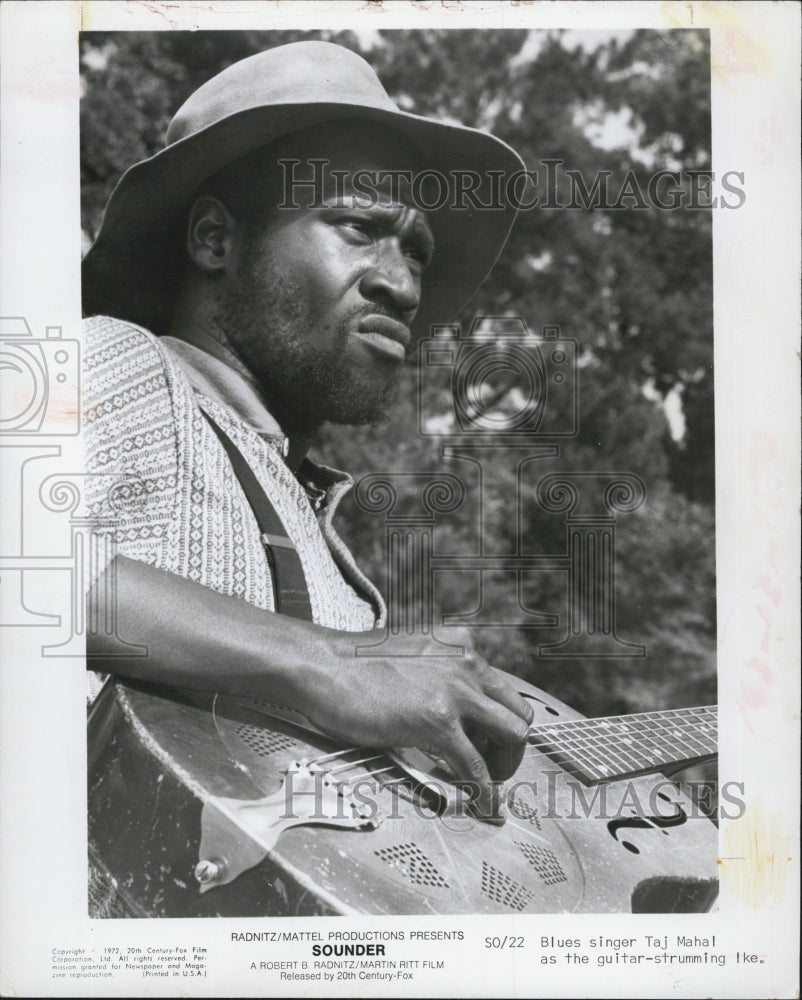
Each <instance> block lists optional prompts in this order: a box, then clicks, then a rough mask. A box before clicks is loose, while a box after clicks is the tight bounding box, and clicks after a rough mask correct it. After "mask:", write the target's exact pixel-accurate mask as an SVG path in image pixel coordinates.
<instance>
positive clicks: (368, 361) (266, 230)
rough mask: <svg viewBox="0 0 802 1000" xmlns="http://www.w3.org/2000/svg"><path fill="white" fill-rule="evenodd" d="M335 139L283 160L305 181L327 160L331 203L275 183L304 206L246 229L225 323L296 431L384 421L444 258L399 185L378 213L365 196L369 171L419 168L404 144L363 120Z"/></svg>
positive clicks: (309, 142) (225, 302)
mask: <svg viewBox="0 0 802 1000" xmlns="http://www.w3.org/2000/svg"><path fill="white" fill-rule="evenodd" d="M324 131H325V132H326V133H327V134H326V136H325V139H323V138H321V135H320V132H321V130H319V129H318V130H317V134H316V133H315V132H313V131H311V130H310V131H306V132H304V133H298V134H297V135H296V136H294V137H290V139H289V140H288V141H286V142H285V143H283V144H282V145H281V146H280V147H278V148H277V149H276V152H275V156H276V159H277V160H278V159H294V160H300V161H301V163H300V164H299V165H297V166H296V167H295V168H294V169H295V174H294V176H295V177H296V178H299V177H303V178H307V177H311V172H310V169H311V168H307V165H306V161H308V160H310V159H313V158H314V159H325V160H326V161H328V162H327V164H326V167H325V169H324V170H323V169H321V168H320V167H319V168H318V170H319V176H320V175H321V174H322V176H323V190H322V194H323V197H322V202H323V206H324V207H312V203H313V201H314V197H315V195H314V192H313V191H312V190H311V189H310V188H308V187H302V186H300V185H296V187H295V188H294V189H293V191H292V192H291V193H290V192H289V191H284V190H283V189H282V190H279V191H277V190H275V187H276V185H275V183H274V184H273V185H272V188H273V189H272V190H271V197H273V198H276V200H277V202H278V203H281V201H282V200H283V198H284V196H285V195H286V196H287V197H286V200H287V201H288V202H294V203H295V204H296V205H300V206H301V207H299V208H294V209H293V208H278V209H276V210H275V211H273V212H271V213H270V214H269V217H268V219H267V221H266V222H265V223H264V224H263V225H261V226H259V227H258V228H257V231H255V232H254V231H253V229H252V227H249V226H248V225H247V224H246V225H245V226H242V225H238V227H237V229H236V231H235V242H234V247H235V258H234V259H235V262H236V263H235V271H234V274H235V277H234V278H233V280H231V281H229V282H228V284H227V286H226V288H225V289H224V291H223V295H222V297H221V309H220V311H219V315H218V323H219V325H220V326H221V327H222V329H223V332H224V334H225V336H226V337H227V339H228V340H229V342H230V343H231V345H232V346H233V347H234V349H235V350H236V351H237V353H238V355H239V357H240V359H241V360H242V361H243V362H244V364H245V365H246V367H247V368H248V369H249V371H250V372H251V374H252V375H253V376H254V377H255V378H256V379H257V380H258V382H259V383H260V384H261V385H262V387H263V389H264V391H265V394H266V396H267V399H268V402H269V403H270V404H271V406H273V407H275V409H276V415H277V416H278V417H279V419H280V420H282V421H284V422H285V423H286V424H287V426H285V430H286V431H287V432H288V433H292V430H293V425H294V426H295V427H298V428H300V429H312V428H314V427H317V426H319V425H320V424H322V423H324V422H326V421H331V422H334V423H344V424H358V423H369V422H371V421H373V420H376V419H378V418H380V417H381V416H383V415H384V414H385V412H386V410H387V407H388V405H389V402H390V399H391V396H392V389H393V386H394V383H395V381H396V376H397V374H398V372H399V369H400V366H401V365H402V363H403V360H404V357H405V354H406V350H407V348H408V346H409V343H410V331H409V326H410V324H411V322H412V319H413V318H414V316H415V313H416V311H417V308H418V304H419V301H420V294H421V283H422V277H423V272H424V269H425V267H426V265H427V264H428V262H429V260H430V258H431V255H432V251H433V239H432V234H431V230H430V228H429V226H428V224H427V222H426V220H425V218H424V216H423V215H422V214H421V213H420V212H419V211H416V210H415V209H414V208H413V207H411V205H410V203H409V199H408V198H407V197H405V196H404V195H403V193H401V194H399V192H398V191H397V190H396V191H393V190H392V185H391V183H390V181H389V179H388V181H387V182H386V184H385V185H383V186H382V187H381V189H380V195H379V197H378V199H377V204H375V205H372V206H371V205H369V204H367V202H366V199H365V198H364V196H363V198H362V200H361V203H360V199H359V198H358V196H357V192H356V191H355V188H354V175H355V174H356V173H357V172H358V171H364V170H370V171H382V170H385V171H387V170H392V171H396V172H397V171H399V170H402V169H406V170H414V163H413V162H412V160H411V157H410V153H409V151H408V147H407V146H406V144H405V142H404V140H403V139H402V138H401V137H399V136H396V135H395V133H391V132H387V131H385V130H378V129H377V128H376V127H374V126H368V125H365V124H363V123H339V125H338V127H336V128H329V129H326V130H324ZM290 169H291V168H289V167H288V168H286V170H287V173H288V174H289V173H290ZM283 176H284V168H281V169H280V170H279V172H278V177H280V178H283ZM291 176H292V175H291ZM363 176H364V175H363ZM357 185H358V178H357ZM280 186H281V187H282V188H283V185H280ZM398 186H399V185H398V184H397V183H396V184H395V187H396V188H398ZM391 194H394V195H395V199H394V200H393V199H392V198H391ZM249 230H250V231H249Z"/></svg>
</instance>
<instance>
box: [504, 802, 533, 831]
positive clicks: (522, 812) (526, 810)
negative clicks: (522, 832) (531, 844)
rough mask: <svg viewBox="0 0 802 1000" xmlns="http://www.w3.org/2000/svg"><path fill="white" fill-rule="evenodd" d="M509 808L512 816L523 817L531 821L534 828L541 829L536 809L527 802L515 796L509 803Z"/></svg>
mask: <svg viewBox="0 0 802 1000" xmlns="http://www.w3.org/2000/svg"><path fill="white" fill-rule="evenodd" d="M509 808H510V812H511V813H512V814H513V816H517V817H518V819H525V820H526V821H527V822H528V823H531V824H532V826H533V827H535V829H536V830H540V829H541V825H540V817H539V816H538V814H537V809H534V808H533V807H532V806H530V805H529V803H528V802H522V801H521V800H520V799H519V798H518V797H517V796H515V797H514V798H513V799H512V801H511V802H510V803H509Z"/></svg>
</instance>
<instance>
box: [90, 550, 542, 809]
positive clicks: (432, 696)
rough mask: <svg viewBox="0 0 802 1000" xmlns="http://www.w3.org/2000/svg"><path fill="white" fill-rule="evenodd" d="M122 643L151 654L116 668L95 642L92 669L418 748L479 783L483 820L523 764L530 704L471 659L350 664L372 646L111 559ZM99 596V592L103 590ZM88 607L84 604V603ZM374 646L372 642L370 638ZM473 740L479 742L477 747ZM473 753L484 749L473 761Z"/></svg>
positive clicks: (434, 655) (423, 651) (416, 646)
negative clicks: (252, 701) (268, 707)
mask: <svg viewBox="0 0 802 1000" xmlns="http://www.w3.org/2000/svg"><path fill="white" fill-rule="evenodd" d="M108 572H116V574H117V580H116V593H117V610H116V614H117V622H118V632H119V635H120V636H121V637H122V638H124V639H126V640H129V641H132V642H137V643H141V644H143V645H145V646H146V647H147V655H146V656H142V657H126V658H118V657H116V656H109V657H108V659H103V654H104V653H108V654H111V653H114V652H117V651H118V650H117V648H115V647H114V646H113V645H112V644H111V643H110V642H109V641H108V638H104V637H103V636H94V637H92V638H91V641H88V642H87V651H88V653H89V654H94V655H96V656H97V657H98V658H97V659H95V660H93V659H91V658H90V659H89V660H88V665H89V666H90V667H92V666H94V667H95V668H96V669H98V670H104V671H108V672H110V673H113V674H115V675H119V676H123V677H129V678H133V679H137V680H145V681H151V682H156V683H160V684H167V685H173V686H177V687H184V688H190V689H194V690H197V691H215V692H221V693H224V694H232V695H239V696H242V697H248V698H260V699H264V700H267V701H275V702H280V703H281V704H282V705H286V706H287V707H288V708H294V709H296V710H298V711H300V712H302V713H303V714H304V715H305V716H306V717H307V718H308V719H309V720H310V722H312V723H314V724H315V725H316V726H317V727H318V728H319V729H321V730H322V731H323V732H324V733H326V734H327V735H329V736H331V737H333V738H335V739H340V740H347V741H348V742H350V743H352V744H357V745H360V746H372V747H384V746H391V747H405V746H417V747H420V748H422V749H424V750H429V751H431V752H432V753H434V754H436V755H439V756H441V757H443V758H444V759H445V760H446V761H448V763H449V764H450V765H451V767H452V769H453V771H454V774H455V775H456V776H457V777H458V778H460V779H461V780H463V781H472V782H475V783H476V785H477V786H478V788H479V791H480V803H481V805H482V808H483V809H484V812H485V814H486V815H488V816H492V815H495V813H496V811H497V805H498V803H497V789H496V788H494V786H493V785H492V783H491V778H493V779H497V780H503V779H504V778H507V777H509V775H510V774H512V773H513V772H514V770H515V768H516V767H517V765H518V763H519V762H520V759H521V754H522V752H523V747H524V745H525V739H526V735H527V726H528V723H529V722H530V721H531V719H532V710H531V708H530V706H529V705H528V703H526V702H525V700H524V699H523V698H521V697H520V695H519V694H518V693H517V692H516V690H515V688H514V686H512V685H511V684H510V683H509V681H507V680H505V679H504V677H503V676H502V675H500V674H499V673H498V672H494V671H492V670H491V669H490V667H489V666H488V664H486V663H485V662H484V660H482V658H481V657H480V656H478V655H477V654H476V653H475V652H474V651H473V649H472V647H471V645H470V640H469V637H468V635H467V633H465V634H463V633H459V632H456V631H455V634H454V638H455V639H458V641H460V642H464V648H463V650H462V654H461V655H457V656H443V650H442V647H440V646H438V644H437V643H436V642H434V640H433V639H432V637H431V636H426V635H413V636H399V637H396V638H397V640H398V642H400V643H401V649H400V651H399V648H398V644H396V651H395V653H394V654H393V655H386V654H384V655H382V652H381V644H380V643H377V644H376V649H375V655H370V656H368V655H364V656H358V655H357V652H356V647H357V645H359V644H360V643H365V644H366V645H367V644H370V642H371V639H370V638H369V634H366V633H362V632H360V633H355V632H338V631H335V630H333V629H327V628H323V627H321V626H319V625H315V624H313V623H312V622H308V621H300V620H298V619H296V618H288V617H287V616H286V615H281V614H275V613H272V612H269V611H265V610H263V609H261V608H257V607H254V606H253V605H251V604H248V603H247V602H245V601H242V600H239V599H238V598H235V597H227V596H225V595H223V594H218V593H217V592H216V591H213V590H210V589H209V588H208V587H203V586H201V585H200V584H197V583H193V582H192V581H190V580H185V579H184V578H183V577H180V576H176V575H175V574H173V573H167V572H165V571H163V570H158V569H154V568H153V567H152V566H148V565H146V564H144V563H140V562H137V561H135V560H131V559H127V558H124V557H118V558H117V559H116V560H115V564H114V565H113V567H112V568H111V569H110V570H109V571H108ZM96 590H97V594H100V593H105V592H107V588H105V587H104V586H103V585H102V581H101V585H100V586H98V587H97V588H96ZM91 599H92V598H91V597H90V600H91ZM376 638H378V637H376ZM469 733H471V734H480V735H481V737H482V738H481V739H478V738H477V737H476V736H475V735H472V736H469V735H468V734H469ZM478 747H481V748H482V749H481V750H480V749H478Z"/></svg>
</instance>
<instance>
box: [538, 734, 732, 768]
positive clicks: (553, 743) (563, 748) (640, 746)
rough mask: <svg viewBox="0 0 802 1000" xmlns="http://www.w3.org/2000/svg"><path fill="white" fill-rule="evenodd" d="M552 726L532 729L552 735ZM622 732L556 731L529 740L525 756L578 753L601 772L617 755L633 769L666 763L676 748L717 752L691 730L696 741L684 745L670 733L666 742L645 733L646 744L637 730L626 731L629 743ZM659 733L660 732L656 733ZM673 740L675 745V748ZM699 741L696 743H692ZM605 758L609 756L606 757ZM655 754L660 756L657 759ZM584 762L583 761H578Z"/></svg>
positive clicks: (692, 751)
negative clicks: (537, 740) (572, 733)
mask: <svg viewBox="0 0 802 1000" xmlns="http://www.w3.org/2000/svg"><path fill="white" fill-rule="evenodd" d="M550 729H551V727H549V729H545V730H543V729H540V730H533V735H534V733H537V735H538V736H543V735H550ZM621 735H622V734H616V733H609V732H608V733H607V734H606V735H604V736H590V735H585V736H582V737H579V738H577V737H574V738H572V739H571V738H569V739H565V738H564V734H563V733H555V737H557V738H555V739H551V740H549V741H547V742H542V743H534V744H533V743H530V744H529V748H528V749H527V752H525V754H524V757H528V756H532V755H533V753H536V752H551V753H561V752H562V753H568V754H570V753H572V752H573V753H574V755H575V756H582V757H585V758H586V761H585V762H586V763H587V764H589V765H590V767H592V768H596V769H597V770H600V771H601V772H602V773H603V772H604V770H609V768H608V767H607V762H608V761H610V762H614V761H613V760H612V758H614V757H618V758H620V759H621V760H622V761H624V763H626V764H628V765H629V767H628V768H627V769H630V768H631V765H632V764H635V765H637V766H644V765H645V766H649V767H653V766H654V765H655V764H656V763H667V762H668V761H669V760H673V759H674V757H675V755H676V751H677V749H679V750H681V751H682V752H683V754H688V753H690V754H691V755H692V757H697V756H699V755H700V751H701V753H702V755H705V754H707V753H712V752H714V751H715V744H714V743H712V742H711V743H710V744H709V745H706V744H705V743H704V742H703V741H702V740H701V739H700V738H699V736H698V734H695V733H692V732H690V731H689V732H688V733H687V734H685V735H686V737H690V739H691V740H692V741H693V742H692V743H691V742H688V740H687V739H686V742H685V743H684V744H682V743H681V742H680V740H679V739H678V737H677V736H676V735H674V734H671V736H670V737H669V736H667V735H665V734H664V735H663V742H662V743H660V742H656V741H655V739H654V738H653V737H652V735H651V734H646V735H647V738H648V739H649V743H648V744H647V745H644V734H642V733H635V734H632V733H630V732H628V731H627V734H626V736H627V737H628V738H627V740H626V742H624V741H623V740H622V739H621ZM657 735H658V736H659V735H660V734H657ZM672 743H673V744H674V746H673V747H672ZM677 744H679V746H677ZM693 744H696V745H693ZM591 757H595V758H596V759H597V761H599V760H600V761H601V763H602V765H603V767H602V768H599V765H598V763H596V762H594V761H593V760H592V759H591ZM605 757H606V759H605ZM655 757H657V758H658V759H657V760H655ZM579 763H580V764H581V763H582V761H579Z"/></svg>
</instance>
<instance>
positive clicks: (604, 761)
mask: <svg viewBox="0 0 802 1000" xmlns="http://www.w3.org/2000/svg"><path fill="white" fill-rule="evenodd" d="M717 730H718V727H717V712H716V708H715V706H712V705H707V706H704V707H702V708H680V709H671V710H669V711H663V712H642V713H640V714H638V715H617V716H611V717H609V718H604V719H575V720H572V721H570V722H558V723H554V724H547V725H540V726H535V727H534V728H533V729H532V730H531V732H530V735H529V743H530V745H531V746H534V747H536V748H537V749H538V750H539V751H540V752H541V753H542V754H544V755H545V756H546V757H548V758H549V759H550V760H553V761H554V762H555V763H557V764H559V765H560V766H561V767H563V768H564V769H565V770H567V771H570V772H571V773H572V774H573V775H575V776H576V777H578V778H579V779H580V780H581V781H583V782H584V783H585V784H588V785H596V784H599V783H600V782H602V781H618V780H619V779H621V778H636V777H638V776H639V775H642V774H652V773H654V772H656V771H662V770H664V769H665V768H667V767H669V766H673V765H682V766H690V765H692V764H698V763H701V762H703V761H706V760H711V759H712V758H713V757H715V756H716V753H717V746H716V743H717Z"/></svg>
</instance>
